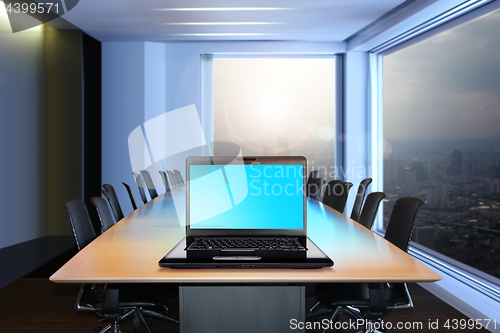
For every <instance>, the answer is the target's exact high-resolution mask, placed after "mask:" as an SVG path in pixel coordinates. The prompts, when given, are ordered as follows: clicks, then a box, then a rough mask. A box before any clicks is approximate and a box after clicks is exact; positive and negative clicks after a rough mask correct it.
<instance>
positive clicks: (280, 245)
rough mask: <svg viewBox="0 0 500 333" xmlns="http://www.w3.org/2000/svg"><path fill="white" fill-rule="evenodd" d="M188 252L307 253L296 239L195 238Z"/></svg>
mask: <svg viewBox="0 0 500 333" xmlns="http://www.w3.org/2000/svg"><path fill="white" fill-rule="evenodd" d="M187 249H188V250H235V251H237V250H271V251H306V248H305V247H304V246H302V244H300V242H299V240H298V239H297V238H294V237H277V238H273V237H262V238H257V237H251V238H247V237H223V238H221V237H203V238H195V239H194V240H193V242H192V243H191V244H190V245H189V247H188V248H187Z"/></svg>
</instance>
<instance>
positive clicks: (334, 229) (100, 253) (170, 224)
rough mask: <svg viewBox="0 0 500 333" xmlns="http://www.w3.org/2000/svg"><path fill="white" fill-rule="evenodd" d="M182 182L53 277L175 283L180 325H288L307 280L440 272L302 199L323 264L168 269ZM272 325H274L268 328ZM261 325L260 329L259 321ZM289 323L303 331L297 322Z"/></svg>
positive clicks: (299, 308) (405, 278)
mask: <svg viewBox="0 0 500 333" xmlns="http://www.w3.org/2000/svg"><path fill="white" fill-rule="evenodd" d="M182 209H185V188H184V187H182V186H181V187H179V188H177V189H174V190H172V191H171V192H169V193H165V194H163V195H160V196H159V197H157V198H155V199H154V200H151V201H150V202H148V203H147V204H145V205H143V206H141V207H139V208H138V209H136V210H135V211H133V212H132V213H130V214H129V215H127V216H126V217H125V218H123V219H122V220H120V221H119V222H118V223H116V224H115V225H114V226H113V227H111V228H110V229H108V230H107V231H106V232H104V233H103V234H102V235H100V236H99V237H97V238H96V239H95V240H94V241H93V242H92V243H90V244H89V245H88V246H86V247H85V248H84V249H82V250H81V251H80V252H79V253H77V254H76V255H75V256H74V257H73V258H72V259H71V260H70V261H68V262H67V263H66V264H65V265H64V266H63V267H61V268H60V269H59V270H58V271H57V272H56V273H54V274H53V275H52V276H51V277H50V280H51V281H53V282H57V283H175V284H180V287H179V302H180V322H181V326H180V328H181V331H182V332H230V331H239V332H244V331H245V328H246V329H247V331H249V332H252V331H253V332H257V331H273V332H280V331H283V332H286V331H290V324H289V322H290V320H291V319H295V320H297V321H305V291H304V290H305V289H304V284H306V283H340V282H371V283H374V282H434V281H438V280H440V279H441V277H440V276H439V275H438V274H436V273H435V272H433V271H432V270H431V269H429V268H428V267H426V266H425V265H423V264H422V263H420V262H419V261H418V260H416V259H414V258H413V257H411V256H410V255H408V254H407V253H405V252H404V251H401V250H400V249H399V248H397V247H396V246H394V245H392V244H391V243H389V242H387V241H386V240H384V239H383V238H382V237H380V236H379V235H377V234H375V233H374V232H372V231H371V230H368V229H366V228H364V227H363V226H361V225H359V224H358V223H357V222H355V221H353V220H351V219H350V218H348V217H346V216H345V215H343V214H341V213H339V212H337V211H335V210H333V209H331V208H329V207H327V206H324V205H323V204H321V203H318V202H316V201H314V200H309V199H308V203H307V234H308V236H309V238H311V239H312V240H313V241H314V242H315V243H316V245H318V246H319V248H321V249H322V250H323V252H325V253H326V254H327V255H328V256H329V257H330V258H331V259H332V260H333V261H334V266H333V267H325V268H320V269H171V268H164V267H159V266H158V261H159V260H160V259H161V258H162V257H163V256H164V255H165V254H166V253H167V252H168V251H169V250H170V249H171V248H173V247H174V246H175V245H176V244H177V243H178V242H179V241H180V240H181V239H182V238H183V237H184V236H185V227H184V226H183V225H184V224H185V221H180V220H179V218H178V215H179V216H183V214H177V211H179V212H180V211H181V210H182ZM271 327H272V329H271ZM263 328H264V329H263ZM293 331H300V330H298V329H294V330H293Z"/></svg>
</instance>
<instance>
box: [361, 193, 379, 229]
mask: <svg viewBox="0 0 500 333" xmlns="http://www.w3.org/2000/svg"><path fill="white" fill-rule="evenodd" d="M384 198H385V193H383V192H372V193H370V194H368V196H367V197H366V200H365V204H364V205H363V209H362V210H361V214H360V216H359V219H358V220H357V222H358V223H359V224H361V225H362V226H364V227H366V228H368V229H371V228H372V227H373V222H374V221H375V217H376V216H377V212H378V207H379V205H380V202H381V201H382V200H383V199H384Z"/></svg>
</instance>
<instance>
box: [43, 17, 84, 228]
mask: <svg viewBox="0 0 500 333" xmlns="http://www.w3.org/2000/svg"><path fill="white" fill-rule="evenodd" d="M81 38H82V33H81V32H80V31H58V30H55V29H53V28H51V27H48V26H46V27H45V41H46V70H47V86H46V89H47V91H46V94H47V112H46V121H47V139H46V142H47V147H46V165H47V168H46V200H47V235H51V236H57V235H72V229H71V225H70V223H69V219H68V214H67V212H66V210H65V209H64V208H63V207H62V203H63V202H64V201H65V200H66V199H82V198H83V189H82V185H83V182H82V180H83V179H82V171H83V169H82V157H83V156H82V155H83V154H82V148H83V146H82V121H83V119H82V117H83V114H82V106H83V104H82V103H83V101H82V80H83V78H82V56H81V54H82V49H81V45H82V43H81Z"/></svg>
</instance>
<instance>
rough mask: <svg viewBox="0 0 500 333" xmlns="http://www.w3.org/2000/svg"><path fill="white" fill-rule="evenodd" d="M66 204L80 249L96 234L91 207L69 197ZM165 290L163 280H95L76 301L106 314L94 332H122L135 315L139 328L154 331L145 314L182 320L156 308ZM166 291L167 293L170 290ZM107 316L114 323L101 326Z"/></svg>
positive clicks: (84, 308) (161, 305) (160, 305)
mask: <svg viewBox="0 0 500 333" xmlns="http://www.w3.org/2000/svg"><path fill="white" fill-rule="evenodd" d="M96 198H97V199H101V200H103V199H102V198H98V197H96ZM94 201H96V200H94ZM97 201H99V200H97ZM103 201H104V200H103ZM63 206H64V208H66V210H67V212H68V215H69V218H70V222H71V226H72V229H73V234H74V236H75V240H76V244H77V247H78V250H79V251H80V250H82V249H83V248H84V247H85V246H87V245H88V244H90V243H91V242H92V241H93V240H94V239H95V237H96V235H95V232H94V228H93V227H92V222H91V220H90V216H89V214H88V211H87V207H86V206H85V204H84V203H83V201H81V200H67V201H65V202H64V203H63ZM106 208H107V207H106ZM103 211H105V210H100V213H102V212H103ZM108 215H109V209H108ZM109 218H110V216H109V217H108V219H109ZM165 290H166V288H165V286H164V285H162V284H147V285H145V286H144V285H135V284H134V285H130V284H128V285H127V284H118V285H109V284H108V285H106V286H104V287H98V286H97V285H95V284H82V285H81V288H80V292H79V293H78V297H77V300H76V303H75V310H77V311H90V312H93V313H95V314H96V315H98V316H99V317H100V318H102V319H101V320H100V321H99V325H98V327H97V328H96V329H95V330H94V332H99V331H100V332H110V331H111V332H114V333H120V332H122V331H121V329H120V323H122V322H123V321H125V320H127V319H134V328H135V331H136V332H140V331H141V328H142V327H143V325H144V327H145V328H146V330H147V331H148V332H149V333H151V330H150V329H149V326H148V324H147V323H146V321H145V319H144V316H147V317H148V318H156V319H161V320H167V321H171V322H174V323H177V324H178V323H179V321H178V320H175V319H173V318H170V317H168V316H166V315H163V314H161V313H159V312H157V311H156V310H157V309H163V308H164V304H166V302H165V301H164V298H165V297H163V296H162V292H165ZM164 294H165V295H166V292H165V293H164ZM138 295H139V299H138ZM104 320H108V321H110V322H111V324H109V325H108V326H107V327H105V328H104V329H102V330H101V325H102V323H103V321H104Z"/></svg>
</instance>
